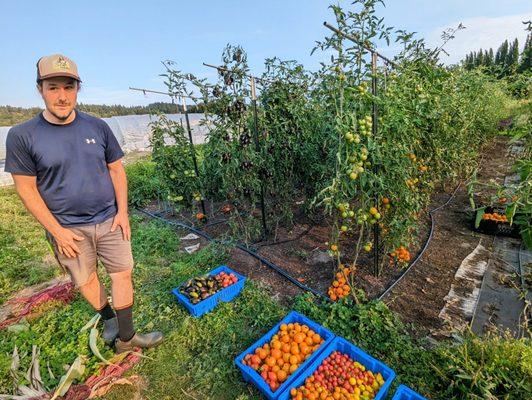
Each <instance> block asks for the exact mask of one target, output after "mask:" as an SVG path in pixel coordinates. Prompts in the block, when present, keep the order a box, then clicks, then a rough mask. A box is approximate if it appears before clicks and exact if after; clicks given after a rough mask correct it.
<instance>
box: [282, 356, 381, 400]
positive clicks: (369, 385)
mask: <svg viewBox="0 0 532 400" xmlns="http://www.w3.org/2000/svg"><path fill="white" fill-rule="evenodd" d="M383 384H384V378H383V377H382V375H381V374H380V373H377V374H374V373H373V372H372V371H369V370H367V369H366V367H365V366H364V365H362V364H360V363H359V362H357V361H355V360H353V359H352V358H351V357H349V356H348V355H347V354H343V353H341V352H339V351H334V352H333V353H331V355H329V356H328V357H327V358H326V359H325V360H324V361H323V363H322V364H321V365H320V366H319V367H318V368H317V369H316V371H314V373H313V374H312V375H311V376H309V377H308V378H307V379H305V384H304V385H303V386H300V387H298V388H292V389H291V390H290V396H291V399H292V400H303V399H308V400H370V399H373V398H374V397H375V395H376V394H377V393H378V391H379V389H380V388H381V387H382V385H383Z"/></svg>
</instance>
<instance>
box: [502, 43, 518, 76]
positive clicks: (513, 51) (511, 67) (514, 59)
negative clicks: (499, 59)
mask: <svg viewBox="0 0 532 400" xmlns="http://www.w3.org/2000/svg"><path fill="white" fill-rule="evenodd" d="M518 62H519V41H518V40H517V38H516V39H515V40H514V41H513V43H512V44H511V45H510V47H509V48H508V53H507V54H506V62H505V71H506V73H507V74H511V73H513V72H515V70H516V69H517V63H518Z"/></svg>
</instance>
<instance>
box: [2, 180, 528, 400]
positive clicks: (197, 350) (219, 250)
mask: <svg viewBox="0 0 532 400" xmlns="http://www.w3.org/2000/svg"><path fill="white" fill-rule="evenodd" d="M0 194H1V195H2V199H6V200H10V201H11V204H10V206H9V207H7V205H6V204H5V203H6V202H5V201H4V202H2V203H1V204H2V208H1V210H0V211H1V212H3V213H6V214H7V215H9V216H10V218H9V219H6V218H3V215H4V214H0V216H1V217H2V218H0V221H2V222H1V225H0V226H2V233H3V235H2V240H4V242H3V244H8V245H9V246H8V247H7V246H3V247H2V257H3V258H2V259H3V260H4V259H19V260H24V262H25V265H27V266H34V267H35V268H37V267H39V268H42V259H43V257H46V251H47V250H46V244H45V242H44V237H43V235H42V233H41V232H42V230H41V228H40V227H39V226H38V225H37V224H36V223H33V222H32V220H31V217H29V216H26V217H24V215H23V214H24V212H23V211H22V208H21V207H22V205H21V204H20V202H19V203H17V198H16V195H15V194H14V192H13V191H12V190H11V189H2V190H0ZM17 207H18V208H17ZM14 210H16V211H14ZM12 215H13V216H12ZM11 216H12V217H11ZM15 218H18V220H17V221H18V222H16V221H14V220H15ZM11 220H13V221H11ZM131 221H132V232H133V236H132V246H133V253H134V257H135V261H136V266H135V270H134V282H135V292H136V297H135V299H136V300H135V306H134V318H135V323H136V326H137V328H138V330H139V331H151V330H155V329H158V330H162V331H163V333H164V334H165V341H164V343H163V344H162V345H161V346H159V347H158V348H156V349H152V350H149V351H147V352H145V355H147V356H148V357H149V358H144V359H142V361H141V362H140V363H139V364H137V365H136V366H135V367H134V368H133V370H132V371H130V372H129V373H128V374H129V375H131V374H136V375H140V376H141V377H142V379H143V381H144V384H143V385H142V388H141V389H138V388H133V387H131V386H127V385H117V386H115V387H114V388H113V389H112V390H111V391H110V392H109V393H108V394H107V395H106V396H105V399H116V400H118V399H119V400H128V399H136V398H139V390H140V391H141V393H140V395H141V396H142V398H145V399H156V400H166V399H187V398H190V399H192V398H195V399H207V400H208V399H216V400H226V399H227V400H230V399H237V400H252V399H259V398H260V396H259V393H258V391H257V390H256V389H255V388H253V387H252V386H251V385H248V384H246V383H244V382H243V380H242V378H241V376H240V373H239V371H238V370H237V369H236V367H235V366H234V364H233V360H234V358H235V357H236V356H237V355H238V354H239V353H240V352H242V351H243V350H244V349H245V348H247V347H248V346H249V345H251V344H252V343H253V342H255V341H256V340H257V339H259V338H260V337H261V336H262V335H263V334H264V333H265V332H266V331H267V330H268V329H269V328H270V327H271V326H273V325H274V324H275V323H276V322H278V321H279V319H281V318H282V317H283V316H284V315H285V314H286V313H287V312H288V310H287V309H285V308H283V307H281V306H280V305H279V304H278V303H276V302H275V301H274V300H273V299H272V298H271V297H270V296H269V294H268V292H267V290H265V289H264V288H263V287H261V286H260V285H259V284H258V283H255V282H252V281H248V282H247V283H246V286H245V288H244V290H243V292H242V294H241V295H240V296H239V297H238V298H237V299H236V300H235V301H233V302H231V303H225V304H221V305H220V306H219V307H217V308H216V310H214V311H213V312H211V313H209V314H206V315H204V316H203V317H202V318H199V319H196V318H193V317H191V316H190V315H189V314H188V313H187V312H186V311H185V310H184V309H183V308H182V307H180V306H179V305H178V304H177V302H176V301H175V299H174V298H173V295H172V294H171V293H170V290H171V289H172V288H173V287H175V286H176V285H177V284H179V283H180V282H182V281H183V280H185V279H186V278H188V277H191V276H194V275H198V274H201V273H205V272H207V271H208V270H210V269H212V268H214V267H215V266H217V265H219V264H220V263H223V262H225V261H226V257H227V251H226V250H227V249H226V248H224V247H219V246H207V247H204V248H203V249H201V250H200V251H198V252H196V253H194V254H192V255H189V254H186V253H184V252H182V251H180V250H179V249H180V241H179V236H180V235H181V232H177V234H176V231H174V230H173V229H171V228H169V227H168V226H166V225H162V224H160V223H158V222H155V221H145V220H143V219H142V218H141V217H139V216H133V217H132V218H131ZM15 232H16V234H15ZM4 234H5V235H4ZM6 236H7V237H10V238H12V239H10V240H7V241H6V240H5V239H4V237H6ZM13 238H17V239H18V240H19V241H18V242H16V243H18V245H15V244H13V243H14V242H13V241H14V239H13ZM22 240H26V241H27V243H24V242H22ZM12 242H13V243H12ZM19 247H20V248H19ZM10 279H12V278H10ZM104 281H105V283H106V284H108V279H104ZM13 282H14V281H13ZM25 283H26V282H21V283H20V286H22V285H23V284H25ZM293 307H294V309H296V310H298V311H300V312H302V313H304V314H305V315H307V316H309V317H310V318H312V319H314V320H315V321H317V322H318V323H320V324H323V325H324V326H326V327H328V328H329V329H331V330H332V331H333V332H334V333H336V334H338V335H341V336H343V337H345V338H347V339H348V340H350V341H352V342H353V343H355V344H357V345H358V346H360V347H361V348H362V349H364V350H366V351H367V352H368V353H370V354H372V355H374V356H375V357H377V358H379V359H381V360H383V361H384V362H386V363H387V364H388V365H389V366H390V367H391V368H393V369H394V370H395V371H396V372H397V374H398V378H397V383H406V384H408V385H411V386H412V387H414V388H415V389H417V390H418V391H420V392H421V393H422V394H424V395H426V396H428V397H429V398H432V399H442V400H443V399H447V400H449V399H456V400H458V399H471V400H472V399H481V398H486V399H488V398H493V399H495V398H501V399H502V398H505V399H520V398H525V397H526V393H529V392H530V390H532V387H531V384H530V382H532V368H531V367H530V366H531V365H532V358H531V357H532V350H531V349H532V346H531V344H530V340H529V339H521V340H516V339H510V338H502V339H501V338H491V339H490V338H488V339H482V340H480V339H478V338H475V337H473V336H470V337H468V336H466V337H464V339H463V342H462V343H459V344H455V345H451V344H444V345H441V346H439V347H437V348H435V349H434V348H430V347H429V346H426V344H425V343H423V342H417V341H415V340H413V339H412V338H411V337H410V336H409V335H408V334H407V331H406V329H405V327H404V326H403V325H402V324H401V321H400V320H399V318H398V317H397V315H396V314H394V313H393V312H392V311H390V310H389V309H388V308H387V307H386V306H385V305H384V304H383V303H379V302H370V303H364V304H361V305H355V304H352V303H349V302H348V301H347V302H342V303H333V304H318V303H316V301H315V299H313V297H312V296H308V295H307V296H299V297H298V298H296V299H295V301H294V305H293ZM46 308H47V310H43V311H44V312H43V313H42V315H41V316H40V317H37V318H35V319H32V320H30V321H26V322H24V323H22V324H21V325H20V326H19V328H22V331H19V332H13V331H10V330H3V331H0V393H9V392H11V390H12V380H11V378H10V374H9V366H10V364H11V356H10V355H11V353H12V351H13V348H14V346H15V345H16V346H17V348H18V350H19V353H20V354H22V356H21V370H22V371H25V370H27V368H28V365H29V362H30V358H31V347H32V345H37V346H39V347H40V349H41V359H40V364H41V374H42V378H43V382H44V384H45V386H46V387H47V388H48V389H49V390H52V389H53V388H54V387H55V386H56V385H57V382H58V380H59V377H60V376H61V375H62V374H63V373H64V370H65V366H67V365H69V364H70V363H72V362H73V361H74V359H75V358H76V357H77V356H78V355H79V354H84V355H86V356H87V357H88V360H89V361H88V363H87V371H86V373H85V375H84V377H83V379H85V378H87V377H88V376H89V375H90V374H92V373H94V372H95V371H96V369H97V367H98V360H97V359H96V358H95V357H94V356H93V355H92V354H91V351H90V349H89V346H88V332H84V333H79V331H80V329H81V327H82V326H83V325H84V324H85V323H86V322H87V321H88V320H89V319H90V318H91V317H92V316H93V311H92V310H91V309H90V307H89V306H88V305H87V304H86V302H85V301H84V300H83V299H81V298H80V297H79V296H78V297H77V298H76V299H75V300H74V301H73V302H72V303H70V304H69V305H67V306H64V305H60V304H50V305H47V306H46ZM99 348H100V349H102V350H103V354H104V356H105V357H108V358H109V357H110V356H111V355H112V351H111V350H110V349H108V348H104V345H103V343H102V342H101V340H100V342H99ZM50 371H51V373H50ZM19 383H25V382H24V378H22V381H20V382H19ZM494 396H495V397H494Z"/></svg>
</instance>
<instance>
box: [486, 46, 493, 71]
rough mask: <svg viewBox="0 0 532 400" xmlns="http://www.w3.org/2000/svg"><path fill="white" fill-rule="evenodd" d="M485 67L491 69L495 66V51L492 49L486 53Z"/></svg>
mask: <svg viewBox="0 0 532 400" xmlns="http://www.w3.org/2000/svg"><path fill="white" fill-rule="evenodd" d="M484 65H485V66H486V67H488V68H491V67H492V65H493V49H492V48H490V49H489V51H488V50H486V51H485V52H484Z"/></svg>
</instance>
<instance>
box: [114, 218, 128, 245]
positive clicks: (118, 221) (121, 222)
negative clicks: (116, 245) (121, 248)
mask: <svg viewBox="0 0 532 400" xmlns="http://www.w3.org/2000/svg"><path fill="white" fill-rule="evenodd" d="M118 226H119V227H120V229H122V237H123V238H124V240H127V241H128V242H129V241H130V240H131V228H130V226H129V217H128V215H127V213H125V212H118V214H116V215H115V218H114V220H113V226H111V232H114V231H115V229H116V228H117V227H118Z"/></svg>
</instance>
